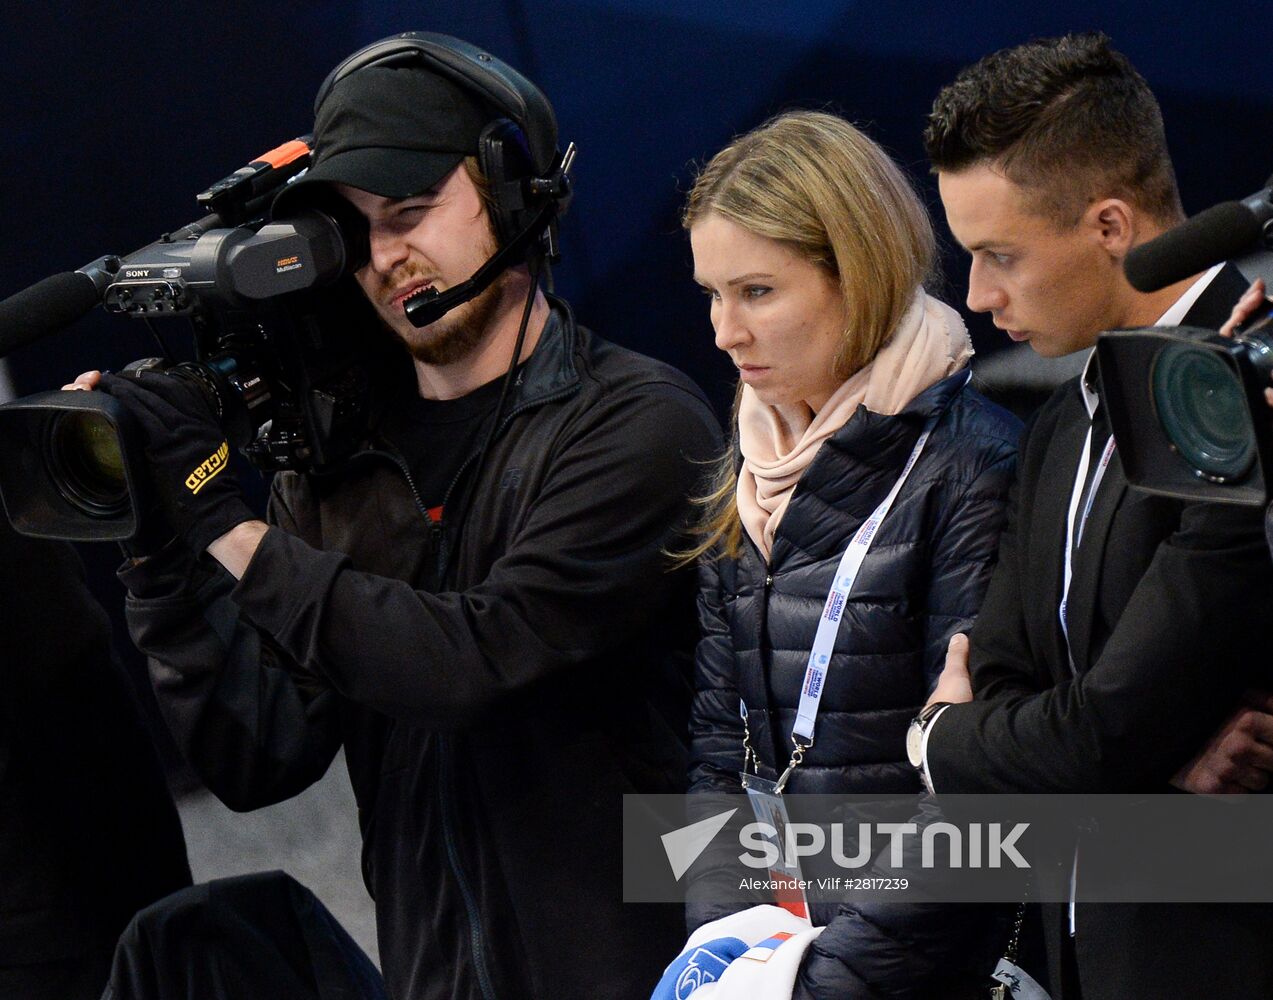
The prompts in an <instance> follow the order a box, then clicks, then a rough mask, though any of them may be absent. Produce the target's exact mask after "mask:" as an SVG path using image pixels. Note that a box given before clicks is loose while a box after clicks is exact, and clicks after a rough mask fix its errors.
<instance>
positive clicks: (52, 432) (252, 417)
mask: <svg viewBox="0 0 1273 1000" xmlns="http://www.w3.org/2000/svg"><path fill="white" fill-rule="evenodd" d="M309 155H310V149H309V145H308V137H305V138H302V139H298V140H295V141H293V142H289V143H286V144H284V145H282V146H280V147H278V148H277V149H275V150H272V151H270V152H269V153H267V154H265V155H264V156H262V157H260V158H259V159H257V160H254V161H253V162H252V163H249V164H248V165H247V166H246V167H243V168H241V169H240V170H237V171H235V172H234V173H233V174H231V175H230V176H228V177H226V178H225V179H223V180H221V181H219V182H218V183H216V184H214V185H213V186H212V187H211V188H209V189H208V190H206V191H204V192H203V193H202V194H200V195H199V196H198V201H199V203H200V205H201V206H202V207H203V208H204V209H205V210H206V211H207V213H208V214H207V215H205V216H204V217H203V218H201V219H199V220H198V221H197V222H194V223H191V224H190V225H188V226H185V227H184V228H182V229H179V230H177V231H176V232H173V233H168V234H165V235H164V236H162V237H161V238H160V239H159V240H157V241H156V242H154V243H152V244H150V245H149V246H146V247H143V248H142V249H140V250H138V251H136V252H134V253H131V254H128V255H127V256H124V257H115V256H106V257H102V258H99V259H98V260H96V261H94V262H93V263H91V264H89V265H87V266H86V267H84V268H81V269H80V270H78V271H75V272H70V273H67V274H60V275H54V276H53V277H51V278H47V279H45V280H44V281H42V282H40V283H39V284H37V285H34V286H32V287H31V288H29V289H26V290H25V291H24V292H20V293H18V294H17V295H15V296H13V297H12V298H10V299H9V300H7V301H6V302H3V303H0V353H7V352H8V351H9V350H12V349H13V348H14V347H17V346H19V345H20V344H22V343H26V342H28V341H30V340H34V339H36V338H37V337H40V336H43V335H44V334H45V333H48V332H52V331H53V330H56V329H60V328H61V327H63V326H65V325H67V324H68V323H70V322H72V321H74V320H75V319H78V318H79V317H80V316H82V315H83V314H84V313H86V312H88V311H89V310H90V309H91V308H92V307H93V306H94V305H96V304H98V303H99V302H100V303H101V304H102V305H103V306H104V308H105V309H106V310H107V311H110V312H118V313H122V314H124V315H127V316H131V317H135V318H140V319H145V320H153V319H166V318H168V317H174V316H180V317H185V318H187V319H188V320H189V321H190V323H191V324H192V326H193V329H194V360H193V361H186V362H181V363H177V364H169V363H167V362H164V361H162V360H159V359H148V360H146V361H142V362H136V363H134V364H133V365H129V366H128V368H127V369H125V371H124V372H123V373H121V374H128V373H129V371H130V370H132V371H137V370H141V369H146V370H148V371H154V370H159V371H162V372H163V373H164V375H165V376H166V377H171V378H181V379H187V380H189V381H191V382H193V383H195V384H196V385H198V386H199V387H200V388H201V389H202V390H203V391H204V392H205V393H206V395H207V397H208V399H209V401H210V403H211V404H212V405H213V407H214V410H215V412H216V413H217V414H218V417H219V420H220V423H221V425H222V427H223V428H224V430H225V433H226V437H227V439H228V441H229V442H230V444H231V445H232V446H234V447H236V448H238V449H240V450H241V451H242V452H243V453H244V454H245V455H246V456H247V457H248V459H249V460H250V461H251V462H252V463H253V464H254V465H256V466H257V467H259V468H261V469H265V470H278V469H295V470H300V471H322V470H324V469H326V468H329V467H331V466H333V465H334V464H336V463H338V462H339V461H341V460H342V459H343V458H345V457H346V456H347V455H348V454H349V452H350V451H351V450H352V449H353V448H354V447H355V445H356V444H357V443H358V441H359V440H360V439H361V436H362V432H363V430H364V427H365V418H366V410H367V403H368V393H369V376H368V371H367V367H366V364H365V363H364V362H365V360H366V359H365V357H364V356H363V352H362V351H361V350H360V349H359V348H358V345H357V340H356V338H353V337H350V336H349V328H350V326H351V325H357V324H358V322H359V319H358V317H359V315H365V314H360V313H359V310H361V309H363V308H365V307H364V306H363V304H362V303H361V301H360V297H359V296H356V295H350V294H348V290H347V289H345V288H342V287H341V285H342V284H343V283H340V284H338V283H337V282H338V279H339V278H341V277H342V276H343V275H347V274H350V273H352V271H354V270H356V269H357V268H359V267H361V266H362V264H363V263H364V262H365V261H366V257H367V248H366V242H367V241H366V229H365V223H364V222H363V220H362V218H361V217H360V216H359V215H358V214H357V213H356V212H355V211H353V209H352V208H351V207H349V206H348V205H347V204H346V203H345V202H344V201H343V200H341V199H339V198H336V197H332V198H331V199H330V200H329V201H328V202H320V203H317V204H315V203H314V202H313V201H312V200H311V201H309V202H307V205H306V208H305V209H304V210H302V211H297V212H296V213H294V214H291V215H289V216H287V217H285V218H270V215H269V209H270V204H271V202H272V201H273V198H274V195H275V193H277V191H278V190H279V189H280V188H281V187H282V186H283V185H284V184H285V183H286V182H287V181H288V180H289V179H290V178H292V177H294V176H296V175H297V174H299V173H300V172H301V171H302V170H303V169H305V167H307V166H308V164H309ZM147 377H151V376H149V375H148V376H147ZM140 451H141V448H140V446H139V442H138V440H137V435H136V431H135V429H134V428H132V427H131V425H130V422H129V420H128V417H127V413H126V412H125V411H124V410H123V407H121V406H120V405H119V403H118V402H117V401H116V400H114V399H112V398H111V397H110V396H108V395H106V394H105V393H96V392H92V393H89V392H46V393H40V394H38V395H35V396H29V397H26V398H24V399H20V400H16V401H14V402H12V403H9V404H7V405H5V406H0V497H2V498H3V501H4V506H5V509H6V511H7V513H8V516H9V519H10V520H11V521H12V522H13V525H14V527H15V528H16V529H17V530H19V531H21V532H23V533H25V534H31V535H36V536H41V537H52V538H66V539H72V540H77V541H103V540H117V541H124V540H127V539H130V538H133V537H134V536H136V535H137V533H138V532H139V531H140V530H141V518H142V512H143V511H144V509H145V507H146V503H145V501H144V499H143V498H144V497H145V496H146V494H147V487H146V476H145V470H144V464H143V463H142V461H141V456H140V454H139V453H140Z"/></svg>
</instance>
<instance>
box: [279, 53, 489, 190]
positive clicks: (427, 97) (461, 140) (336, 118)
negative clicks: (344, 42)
mask: <svg viewBox="0 0 1273 1000" xmlns="http://www.w3.org/2000/svg"><path fill="white" fill-rule="evenodd" d="M495 117H497V115H496V114H495V113H494V112H492V111H491V110H490V109H489V108H488V107H487V106H486V105H485V104H484V103H483V102H482V101H481V100H480V99H478V98H477V97H476V96H475V95H473V94H471V93H469V92H468V91H466V90H464V89H463V88H462V87H460V86H459V85H458V84H456V83H455V82H453V81H452V80H450V79H448V78H446V77H444V76H439V75H437V74H436V73H432V72H430V71H429V70H427V69H425V68H424V67H422V66H418V65H411V64H407V65H403V64H396V65H384V66H367V67H365V68H363V69H359V70H356V71H354V72H353V73H351V74H350V75H349V76H347V77H345V78H344V79H343V80H340V81H338V82H337V83H336V84H335V85H334V86H333V87H332V89H331V92H330V93H329V94H328V95H327V97H326V99H325V100H324V101H323V103H322V105H321V106H319V107H318V108H317V110H316V113H315V119H314V152H313V160H312V162H311V164H310V167H309V170H308V171H307V172H306V173H305V174H304V175H303V176H302V177H301V178H300V179H299V180H297V181H295V182H294V183H292V184H290V185H288V187H287V188H285V189H284V190H283V191H282V192H281V193H280V194H279V196H278V198H277V199H276V200H275V202H274V212H275V214H278V211H279V206H280V202H284V201H285V202H286V203H287V204H288V205H289V206H290V205H294V204H295V202H296V200H297V199H298V198H300V199H302V200H304V196H303V195H300V194H299V193H298V192H300V191H307V192H308V193H309V194H310V195H315V194H317V193H318V189H317V187H316V186H317V185H319V184H322V183H327V184H330V183H333V182H337V183H341V184H348V185H350V186H351V187H356V188H361V189H362V190H364V191H370V192H371V193H372V194H378V195H381V196H382V197H386V198H409V197H412V196H413V195H417V194H420V193H421V192H423V191H427V190H428V189H429V188H431V187H432V186H433V185H434V184H436V183H437V182H438V181H440V180H441V179H442V178H443V177H445V176H446V175H447V174H448V173H449V172H450V171H451V170H453V169H454V168H455V167H456V165H457V164H459V162H460V161H461V160H462V159H464V157H465V156H469V155H472V154H475V153H476V152H477V146H478V138H479V137H480V136H481V134H482V130H483V129H484V128H485V127H486V125H487V124H488V123H489V122H490V121H491V120H492V119H494V118H495Z"/></svg>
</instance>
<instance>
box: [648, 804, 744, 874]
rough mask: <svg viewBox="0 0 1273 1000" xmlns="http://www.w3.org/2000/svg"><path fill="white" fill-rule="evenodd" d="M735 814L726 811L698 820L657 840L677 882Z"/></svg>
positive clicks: (733, 810)
mask: <svg viewBox="0 0 1273 1000" xmlns="http://www.w3.org/2000/svg"><path fill="white" fill-rule="evenodd" d="M736 812H738V810H737V809H729V810H726V811H725V812H723V813H718V814H717V815H715V816H709V817H708V818H707V819H700V820H699V821H698V822H697V823H691V824H690V825H689V826H683V827H680V828H679V829H676V830H673V831H672V832H671V833H665V834H663V836H661V837H660V838H659V839H660V840H661V841H663V850H664V851H665V852H667V862H668V864H669V865H671V866H672V875H673V876H674V877H675V878H676V880H677V881H678V882H679V881H680V880H681V876H682V875H684V874H685V873H686V872H687V871H689V868H690V865H692V864H693V863H694V862H695V861H697V860H698V856H699V855H700V854H702V853H703V852H704V851H705V850H707V845H708V844H710V843H711V842H712V839H713V838H714V837H715V836H716V834H718V833H720V832H721V828H722V827H724V825H725V824H726V823H728V822H729V819H730V817H731V816H733V815H734V813H736Z"/></svg>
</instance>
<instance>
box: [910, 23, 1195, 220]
mask: <svg viewBox="0 0 1273 1000" xmlns="http://www.w3.org/2000/svg"><path fill="white" fill-rule="evenodd" d="M924 143H925V145H926V147H927V149H928V157H929V160H930V161H931V163H932V166H933V170H934V171H935V172H941V171H947V172H951V173H955V172H958V171H960V170H963V169H965V168H968V167H972V166H975V165H977V164H982V163H985V164H994V165H995V166H996V167H998V168H999V169H1001V170H1002V171H1003V173H1004V175H1005V176H1006V177H1007V178H1008V179H1009V180H1011V181H1013V182H1014V183H1016V184H1019V185H1020V186H1021V187H1023V188H1026V189H1028V190H1029V192H1030V193H1031V194H1032V195H1033V196H1034V198H1035V200H1036V205H1037V207H1038V209H1039V211H1040V212H1041V213H1042V214H1044V215H1047V216H1049V217H1050V218H1052V219H1054V220H1055V221H1057V222H1059V223H1061V224H1063V225H1073V224H1074V223H1076V222H1077V221H1078V220H1079V218H1081V217H1082V214H1083V210H1084V208H1086V206H1087V205H1089V204H1090V203H1091V202H1093V201H1095V200H1098V199H1100V198H1109V197H1117V198H1122V199H1123V200H1125V201H1127V202H1128V203H1130V204H1132V205H1135V206H1136V207H1138V208H1140V209H1141V210H1143V211H1145V212H1146V213H1148V214H1149V215H1151V216H1153V217H1154V218H1155V219H1157V220H1159V221H1161V222H1174V221H1177V220H1179V219H1180V218H1182V217H1183V215H1184V212H1183V209H1182V208H1181V205H1180V193H1179V191H1178V190H1177V188H1176V174H1175V171H1174V170H1173V169H1172V166H1171V157H1170V156H1169V155H1168V153H1167V138H1166V135H1165V133H1164V131H1163V122H1162V111H1161V110H1160V109H1159V107H1158V101H1157V100H1155V98H1154V95H1153V93H1152V92H1151V91H1150V89H1149V85H1148V84H1146V83H1145V80H1144V78H1143V77H1142V76H1141V75H1140V74H1139V73H1137V72H1136V69H1135V68H1134V67H1133V66H1132V64H1131V63H1130V62H1129V61H1128V60H1127V57H1126V56H1124V55H1123V54H1122V53H1120V52H1116V51H1115V50H1114V49H1112V48H1110V40H1109V38H1107V37H1106V36H1105V35H1104V34H1101V33H1100V32H1086V33H1082V34H1072V35H1065V36H1064V37H1062V38H1044V39H1037V40H1035V41H1032V42H1027V43H1026V44H1024V45H1018V46H1016V47H1015V48H1011V49H1003V50H1001V51H999V52H995V53H993V54H991V55H988V56H986V57H985V58H983V59H981V60H980V61H978V62H976V63H974V64H973V65H972V66H969V67H967V68H966V69H964V70H962V71H961V72H960V73H959V75H958V76H957V77H955V80H954V82H953V83H951V84H950V85H948V86H947V87H945V88H944V89H943V90H942V92H941V93H940V94H938V95H937V100H936V101H934V102H933V110H932V112H931V113H930V114H929V116H928V128H927V129H926V131H925V133H924Z"/></svg>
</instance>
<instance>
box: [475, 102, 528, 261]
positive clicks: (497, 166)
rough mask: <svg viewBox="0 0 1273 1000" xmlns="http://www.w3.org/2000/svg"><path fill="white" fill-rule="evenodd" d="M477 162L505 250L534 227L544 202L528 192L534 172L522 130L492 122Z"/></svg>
mask: <svg viewBox="0 0 1273 1000" xmlns="http://www.w3.org/2000/svg"><path fill="white" fill-rule="evenodd" d="M477 161H478V165H479V166H480V167H481V168H482V174H483V176H485V177H486V181H487V184H488V191H489V194H490V203H491V222H492V223H493V224H494V227H495V235H496V237H497V239H498V240H499V245H500V246H505V245H507V244H508V243H509V242H510V241H511V240H512V239H513V237H514V236H516V235H517V234H518V233H519V232H521V231H522V230H523V229H525V228H526V226H528V225H529V224H530V223H531V221H532V220H533V219H534V216H535V214H536V212H537V211H538V209H539V207H541V204H540V203H542V201H543V199H542V198H537V197H534V196H532V195H531V193H530V190H529V187H530V185H529V183H528V182H529V180H530V178H531V176H532V171H531V168H530V154H529V152H528V151H527V149H526V139H525V137H524V136H523V135H522V130H521V129H519V128H518V127H517V126H516V125H515V124H513V122H511V121H509V120H508V119H507V118H498V119H496V120H495V121H493V122H491V123H490V124H489V125H487V126H486V128H485V129H483V131H482V135H481V138H479V139H478V145H477Z"/></svg>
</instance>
